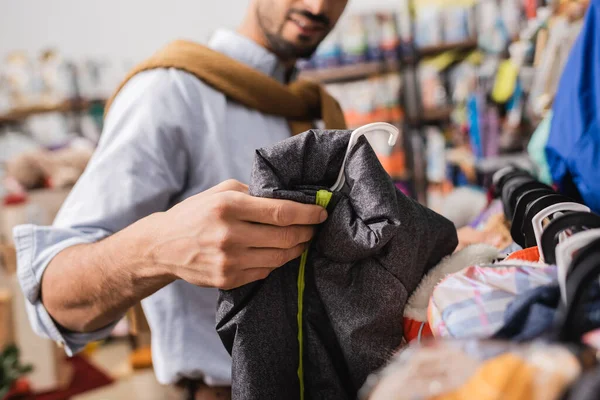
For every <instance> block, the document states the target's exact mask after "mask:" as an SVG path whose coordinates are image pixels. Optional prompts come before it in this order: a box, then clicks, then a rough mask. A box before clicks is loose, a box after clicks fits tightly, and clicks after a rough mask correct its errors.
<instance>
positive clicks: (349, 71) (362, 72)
mask: <svg viewBox="0 0 600 400" xmlns="http://www.w3.org/2000/svg"><path fill="white" fill-rule="evenodd" d="M398 70H399V63H398V62H389V61H373V62H366V63H360V64H354V65H344V66H341V67H331V68H323V69H311V70H306V71H302V72H301V73H300V78H301V79H308V80H312V81H317V82H322V83H331V82H344V81H350V80H357V79H365V78H368V77H370V76H372V75H377V74H381V73H385V72H395V71H398Z"/></svg>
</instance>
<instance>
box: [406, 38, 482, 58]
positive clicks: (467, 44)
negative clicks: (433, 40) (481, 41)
mask: <svg viewBox="0 0 600 400" xmlns="http://www.w3.org/2000/svg"><path fill="white" fill-rule="evenodd" d="M475 48H477V39H469V40H465V41H462V42H450V43H443V44H440V45H435V46H426V47H421V48H417V52H419V54H420V55H421V56H433V55H436V54H439V53H443V52H445V51H450V50H458V51H463V50H472V49H475Z"/></svg>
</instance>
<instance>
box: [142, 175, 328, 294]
mask: <svg viewBox="0 0 600 400" xmlns="http://www.w3.org/2000/svg"><path fill="white" fill-rule="evenodd" d="M326 218H327V212H326V211H325V210H324V209H323V208H322V207H320V206H317V205H308V204H301V203H297V202H293V201H287V200H274V199H264V198H258V197H252V196H250V195H249V194H248V187H247V186H246V185H243V184H241V183H239V182H237V181H233V180H230V181H226V182H224V183H222V184H220V185H218V186H216V187H214V188H212V189H210V190H207V191H205V192H203V193H200V194H198V195H196V196H193V197H190V198H188V199H187V200H185V201H183V202H181V203H180V204H178V205H176V206H175V207H173V208H172V209H170V210H169V211H167V212H164V213H159V214H155V215H153V216H151V217H150V218H149V219H148V221H147V222H148V223H150V224H151V225H146V226H152V227H151V228H149V229H151V230H152V233H151V235H152V240H151V243H152V244H151V245H150V248H149V249H148V254H147V256H149V257H150V258H151V262H152V263H154V264H159V265H161V266H164V267H166V268H167V270H170V271H172V274H173V275H174V277H176V278H180V279H183V280H185V281H187V282H190V283H193V284H195V285H198V286H208V287H217V288H221V289H232V288H235V287H239V286H242V285H244V284H246V283H249V282H253V281H256V280H259V279H264V278H266V277H267V276H268V275H269V273H271V271H273V270H274V269H275V268H278V267H281V266H282V265H284V264H285V263H287V262H288V261H290V260H293V259H295V258H297V257H299V256H300V255H301V254H302V252H303V251H304V250H305V249H306V248H307V245H308V242H309V241H310V239H311V238H312V236H313V234H314V225H316V224H319V223H321V222H323V221H325V219H326Z"/></svg>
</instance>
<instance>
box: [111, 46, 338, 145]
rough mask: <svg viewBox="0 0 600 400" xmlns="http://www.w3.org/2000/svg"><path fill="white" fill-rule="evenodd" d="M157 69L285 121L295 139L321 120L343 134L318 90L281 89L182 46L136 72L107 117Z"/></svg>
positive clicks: (304, 85) (332, 105)
mask: <svg viewBox="0 0 600 400" xmlns="http://www.w3.org/2000/svg"><path fill="white" fill-rule="evenodd" d="M156 68H177V69H180V70H183V71H186V72H188V73H190V74H193V75H194V76H196V77H197V78H198V79H200V80H202V81H203V82H204V83H206V84H207V85H209V86H211V87H213V88H215V89H216V90H218V91H219V92H221V93H223V94H225V96H227V97H229V98H231V99H232V100H234V101H236V102H238V103H240V104H243V105H244V106H246V107H249V108H253V109H255V110H258V111H260V112H262V113H265V114H271V115H277V116H281V117H284V118H286V119H287V120H288V121H289V124H290V130H291V132H292V134H294V135H295V134H298V133H301V132H304V131H306V130H308V129H311V128H312V127H313V121H315V120H323V122H324V124H325V127H326V128H327V129H345V128H346V123H345V121H344V114H343V113H342V110H341V108H340V106H339V104H338V103H337V101H336V100H335V99H334V98H333V97H331V96H330V95H329V94H328V93H327V92H326V91H325V89H324V88H323V87H322V86H321V85H319V84H317V83H314V82H310V81H305V80H300V81H297V82H293V83H291V84H290V85H284V84H282V83H280V82H279V81H277V80H276V79H274V78H271V77H270V76H268V75H265V74H263V73H261V72H259V71H257V70H255V69H252V68H251V67H249V66H247V65H245V64H242V63H240V62H238V61H236V60H234V59H232V58H230V57H227V56H226V55H223V54H221V53H219V52H217V51H215V50H212V49H209V48H208V47H205V46H202V45H200V44H197V43H193V42H188V41H183V40H178V41H175V42H173V43H171V44H169V45H167V46H166V47H165V48H163V49H162V50H159V51H158V52H157V53H156V54H154V55H153V56H152V57H150V59H148V60H146V61H145V62H143V63H141V64H140V65H138V66H137V67H135V68H134V69H133V71H131V72H130V73H129V75H127V77H126V78H125V80H124V81H123V82H122V83H121V85H120V86H119V88H118V89H117V90H116V92H115V94H113V96H112V97H111V98H110V99H109V100H108V102H107V103H106V109H105V113H106V112H107V111H108V109H109V108H110V105H111V104H112V102H113V100H114V98H115V96H116V95H117V94H118V93H119V91H120V90H121V89H122V88H123V86H125V84H126V83H127V81H129V80H130V79H131V78H132V77H133V76H134V75H136V74H137V73H139V72H142V71H147V70H150V69H156Z"/></svg>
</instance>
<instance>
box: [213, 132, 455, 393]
mask: <svg viewBox="0 0 600 400" xmlns="http://www.w3.org/2000/svg"><path fill="white" fill-rule="evenodd" d="M350 133H351V131H335V132H331V131H319V130H310V131H307V132H305V133H303V134H300V135H297V136H294V137H292V138H289V139H287V140H284V141H282V142H280V143H277V144H276V145H274V146H272V147H269V148H265V149H260V150H258V151H257V152H256V159H255V162H254V168H253V171H252V181H251V185H250V193H251V194H252V195H254V196H260V197H269V198H277V199H289V200H294V201H299V202H302V203H315V194H316V192H317V190H319V189H327V188H329V187H330V186H332V185H333V183H334V182H335V181H336V178H337V175H338V173H339V170H340V166H341V164H342V160H343V158H344V155H345V152H346V148H347V145H348V141H349V138H350ZM345 173H346V186H345V187H344V189H343V190H342V191H341V192H335V193H334V194H333V197H332V199H331V202H330V203H329V206H328V207H327V209H328V212H329V218H328V219H327V221H326V222H325V223H323V224H322V226H321V227H320V229H319V231H318V233H317V235H316V236H315V238H314V240H313V242H312V245H311V247H310V250H309V254H308V261H307V264H306V272H305V285H306V286H305V289H304V301H303V307H304V312H303V321H304V322H303V341H304V350H303V362H304V368H303V370H304V386H305V398H306V399H327V400H331V399H354V398H356V393H357V391H358V390H359V389H360V387H361V386H362V384H363V383H364V381H365V379H366V378H367V376H368V375H369V374H370V373H371V372H373V371H374V370H376V369H378V368H380V367H381V366H382V365H383V364H384V363H385V362H386V360H387V359H388V358H389V357H390V356H391V355H392V353H393V351H394V350H395V349H397V348H398V346H399V345H400V343H401V340H402V334H403V332H402V313H403V311H404V306H405V304H406V301H407V299H408V297H409V296H410V294H411V292H412V291H413V290H414V289H415V288H416V286H417V285H418V284H419V282H420V281H421V278H422V277H423V275H424V274H425V273H426V272H427V271H428V270H429V268H431V267H432V266H434V265H435V264H436V263H437V262H438V261H440V259H441V258H442V257H444V256H445V255H448V254H450V253H451V252H452V251H453V250H454V248H455V247H456V245H457V237H456V230H455V228H454V226H453V225H452V223H451V222H450V221H448V220H446V219H445V218H443V217H441V216H440V215H438V214H436V213H435V212H433V211H431V210H429V209H427V208H426V207H423V206H421V205H420V204H418V203H417V202H415V201H413V200H412V199H410V198H408V197H406V196H405V195H403V194H402V193H401V192H400V191H399V190H397V189H396V188H395V186H394V184H393V182H392V180H391V179H390V177H389V176H388V174H387V173H386V172H385V170H384V169H383V168H382V166H381V164H380V163H379V160H378V159H377V157H376V155H375V153H374V152H373V150H372V148H371V146H370V145H369V143H368V142H367V140H366V139H365V138H364V137H362V138H360V139H359V141H358V142H357V144H356V145H355V146H354V148H353V150H352V152H351V153H350V155H349V158H348V160H347V162H346V167H345ZM298 271H299V259H297V260H294V261H291V262H289V263H288V264H286V265H285V266H283V267H282V268H279V269H277V270H275V271H273V273H271V275H270V276H269V277H268V278H267V279H265V280H263V281H260V282H255V283H252V284H249V285H246V286H243V287H241V288H238V289H235V290H230V291H221V295H220V299H219V306H218V311H217V331H218V333H219V335H220V337H221V340H222V341H223V343H224V345H225V347H226V348H227V350H228V351H229V352H230V354H231V356H232V358H233V371H232V372H233V388H232V390H233V398H234V399H244V400H249V399H257V400H258V399H260V400H270V399H298V398H300V388H299V379H298V373H297V370H298V360H299V356H298V353H299V350H298V346H299V345H298V322H297V311H298Z"/></svg>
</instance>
